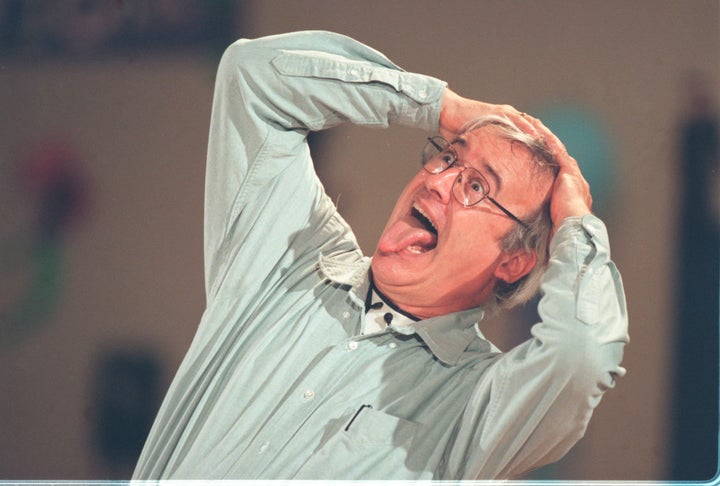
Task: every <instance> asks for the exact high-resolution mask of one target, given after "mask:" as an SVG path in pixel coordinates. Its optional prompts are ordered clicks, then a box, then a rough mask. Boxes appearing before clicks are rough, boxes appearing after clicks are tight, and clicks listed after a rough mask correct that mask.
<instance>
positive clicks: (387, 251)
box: [372, 116, 557, 317]
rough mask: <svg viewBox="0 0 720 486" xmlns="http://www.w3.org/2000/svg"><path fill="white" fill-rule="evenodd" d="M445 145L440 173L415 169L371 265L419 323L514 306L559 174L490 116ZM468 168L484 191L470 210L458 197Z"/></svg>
mask: <svg viewBox="0 0 720 486" xmlns="http://www.w3.org/2000/svg"><path fill="white" fill-rule="evenodd" d="M450 142H451V143H452V145H451V148H450V149H449V151H450V153H451V154H452V156H453V157H454V156H455V155H457V161H456V162H454V163H453V164H452V165H451V166H449V167H448V168H446V169H445V170H444V171H442V172H438V173H431V172H428V171H427V170H420V171H419V172H418V174H417V175H416V176H415V177H414V178H413V179H412V180H411V181H410V182H409V183H408V185H407V186H406V187H405V189H404V190H403V192H402V193H401V195H400V197H399V198H398V201H397V203H396V204H395V208H394V209H393V211H392V213H391V215H390V218H389V220H388V223H387V225H386V227H385V230H384V231H383V234H382V236H381V237H380V241H379V243H378V247H377V249H376V251H375V255H374V258H373V263H372V270H373V278H374V282H375V285H376V286H377V287H378V289H379V290H380V291H381V292H383V293H384V294H385V295H386V296H387V297H388V298H390V299H391V300H393V302H394V303H395V304H396V305H398V306H399V307H401V308H402V309H404V310H405V311H407V312H410V313H412V314H415V315H417V316H419V317H432V316H436V315H443V314H447V313H450V312H456V311H459V310H464V309H469V308H472V307H477V306H479V305H484V306H485V307H486V308H490V307H495V306H501V307H511V306H513V305H516V304H518V303H521V302H523V301H525V300H527V299H529V298H530V297H532V295H534V293H535V291H536V290H537V285H538V281H539V277H540V274H541V273H542V270H543V268H544V266H545V264H546V262H547V244H548V238H549V235H550V231H551V227H552V224H551V221H550V216H549V211H548V203H549V196H550V192H551V189H552V185H553V181H554V177H555V175H556V173H557V169H556V167H555V165H556V164H554V162H553V160H552V157H551V156H550V154H549V153H548V150H547V148H546V147H545V145H544V144H543V142H542V141H541V140H536V139H534V138H532V137H531V136H530V135H528V134H526V133H524V132H522V131H520V130H519V129H518V128H517V127H516V126H515V125H514V124H513V123H512V122H510V121H509V120H507V119H506V118H501V117H496V116H488V117H482V118H478V119H476V120H473V121H472V122H470V123H468V124H467V125H466V126H465V127H464V129H463V130H462V133H461V134H460V135H459V136H458V137H457V138H456V139H454V140H451V141H450ZM440 148H442V147H440ZM446 155H447V151H446V152H443V153H442V154H441V157H445V158H446V159H448V160H449V159H450V158H449V157H447V156H446ZM466 168H472V169H474V170H476V171H478V172H479V173H480V174H481V176H482V179H484V181H486V182H487V186H488V187H487V189H488V196H489V197H486V198H484V199H483V200H481V201H480V202H479V203H477V204H475V205H468V203H472V202H473V201H474V200H475V199H477V198H474V199H464V197H463V190H465V189H467V188H468V187H470V188H471V189H472V188H473V186H472V184H471V183H469V182H468V176H469V173H471V172H472V171H471V170H470V169H466ZM464 169H465V170H464ZM471 189H467V190H471ZM478 190H480V191H482V189H480V188H479V187H478ZM491 199H492V201H491ZM502 208H504V209H505V210H507V211H509V212H510V213H511V214H512V215H514V216H517V217H518V218H519V219H520V220H521V221H522V222H523V223H524V225H522V224H520V223H518V222H517V221H515V220H513V219H512V217H511V216H508V214H507V213H506V212H505V211H504V210H503V209H502Z"/></svg>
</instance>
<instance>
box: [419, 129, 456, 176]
mask: <svg viewBox="0 0 720 486" xmlns="http://www.w3.org/2000/svg"><path fill="white" fill-rule="evenodd" d="M421 160H422V165H423V168H424V169H425V170H426V171H428V172H430V173H431V174H439V173H440V172H442V171H444V170H445V169H447V168H449V167H451V166H452V165H453V164H455V162H457V154H456V153H455V150H453V148H452V146H451V145H450V144H449V143H448V141H447V140H445V139H444V138H442V137H432V138H428V142H427V143H426V144H425V147H424V148H423V151H422V159H421Z"/></svg>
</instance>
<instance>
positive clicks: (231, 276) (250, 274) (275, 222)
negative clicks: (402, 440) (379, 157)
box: [205, 32, 445, 301]
mask: <svg viewBox="0 0 720 486" xmlns="http://www.w3.org/2000/svg"><path fill="white" fill-rule="evenodd" d="M444 87H445V83H443V82H442V81H439V80H437V79H434V78H432V77H429V76H423V75H418V74H412V73H407V72H405V71H403V70H402V69H400V68H399V67H398V66H396V65H394V64H393V63H392V62H390V61H389V60H388V59H387V58H386V57H385V56H383V55H382V54H380V53H379V52H377V51H375V50H373V49H371V48H369V47H367V46H365V45H363V44H361V43H359V42H357V41H354V40H352V39H350V38H348V37H345V36H342V35H338V34H332V33H329V32H298V33H293V34H283V35H278V36H271V37H265V38H261V39H256V40H240V41H237V42H236V43H234V44H233V45H231V46H230V47H229V48H228V49H227V50H226V52H225V53H224V55H223V58H222V60H221V62H220V66H219V69H218V74H217V80H216V86H215V96H214V101H213V112H212V120H211V125H210V137H209V145H208V157H207V159H208V162H207V173H206V187H205V193H206V200H205V283H206V293H207V298H208V301H211V300H212V299H213V298H215V297H217V296H218V295H220V294H224V295H233V294H237V293H238V291H239V289H243V292H248V291H250V289H251V288H252V286H253V285H254V282H262V281H263V279H264V278H265V277H266V276H267V275H268V274H269V273H270V272H271V271H272V270H273V268H277V265H278V264H279V262H281V261H282V260H283V258H292V257H295V258H296V257H297V255H289V254H288V251H289V250H288V249H289V248H291V247H292V251H293V252H296V253H297V252H301V251H303V249H304V248H305V247H310V246H311V245H313V244H317V243H318V242H319V241H320V239H321V237H322V236H327V235H322V234H321V233H322V232H321V228H322V226H323V225H324V224H326V223H327V221H328V220H330V219H331V218H332V217H333V214H334V213H335V209H334V206H333V205H332V203H331V202H330V201H329V200H328V198H327V197H326V196H325V194H324V191H323V188H322V185H321V184H320V182H319V181H318V180H317V177H316V176H315V172H314V170H313V168H312V160H311V157H310V153H309V150H308V147H307V143H306V136H307V134H308V132H309V131H314V130H323V129H326V128H330V127H332V126H335V125H337V124H340V123H344V122H350V123H355V124H358V125H363V126H371V127H386V126H389V125H392V124H400V125H406V126H413V127H418V128H422V129H425V130H428V131H432V130H435V129H436V128H437V123H438V118H439V110H440V102H441V98H442V93H443V90H444ZM313 235H315V236H313ZM265 284H266V285H267V282H265Z"/></svg>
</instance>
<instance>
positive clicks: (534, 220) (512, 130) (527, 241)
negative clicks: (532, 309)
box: [460, 115, 559, 311]
mask: <svg viewBox="0 0 720 486" xmlns="http://www.w3.org/2000/svg"><path fill="white" fill-rule="evenodd" d="M488 125H492V126H493V127H494V128H496V129H497V131H498V133H499V134H500V136H501V137H503V138H505V139H507V140H509V141H510V142H511V143H514V142H517V143H520V144H522V145H523V146H524V147H525V148H527V149H528V150H529V151H530V153H531V154H532V156H533V161H534V162H535V164H536V165H535V169H537V170H538V171H540V173H541V174H548V175H551V176H552V177H553V179H554V178H555V177H556V176H557V173H558V170H559V167H558V164H557V162H556V161H555V158H554V157H553V156H552V154H551V153H550V150H549V149H548V147H547V145H546V144H545V142H544V141H543V140H542V139H540V138H535V137H533V136H532V135H530V134H528V133H525V132H523V131H522V130H520V128H518V126H517V125H516V124H515V123H513V122H512V121H511V120H510V119H509V118H506V117H503V116H497V115H486V116H482V117H479V118H476V119H474V120H471V121H470V122H468V123H466V124H465V125H464V126H463V128H462V129H461V131H460V133H461V134H463V133H467V132H471V131H473V130H477V129H479V128H482V127H485V126H488ZM523 221H524V222H525V223H526V224H527V228H524V227H523V226H521V225H519V224H516V225H514V226H513V228H512V229H510V231H508V232H507V233H506V234H505V235H504V236H503V237H502V238H501V241H500V248H501V249H502V250H503V251H506V252H512V251H516V250H525V251H528V252H535V254H536V255H537V262H536V264H535V266H534V267H533V269H532V270H531V271H530V272H529V273H528V274H527V275H525V276H524V277H522V278H521V279H519V280H517V281H515V282H513V283H507V282H504V281H502V280H499V281H498V282H497V284H496V285H495V289H494V291H493V298H492V300H491V301H490V302H488V303H487V304H486V306H485V307H486V310H489V311H494V310H497V309H509V308H511V307H515V306H516V305H520V304H522V303H524V302H527V301H528V300H530V299H531V298H532V297H533V296H535V294H536V293H537V291H538V289H539V287H540V279H541V278H542V275H543V273H544V272H545V269H546V268H547V265H548V260H549V258H550V255H549V250H548V247H549V243H550V234H551V232H552V219H551V218H550V199H549V198H547V199H546V200H545V201H543V203H542V205H541V206H540V208H538V210H537V211H535V213H533V215H532V216H530V218H528V219H524V220H523Z"/></svg>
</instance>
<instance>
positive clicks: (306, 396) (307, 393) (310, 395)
mask: <svg viewBox="0 0 720 486" xmlns="http://www.w3.org/2000/svg"><path fill="white" fill-rule="evenodd" d="M303 398H304V399H305V400H312V399H313V398H315V392H314V391H312V390H307V391H305V393H303Z"/></svg>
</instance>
